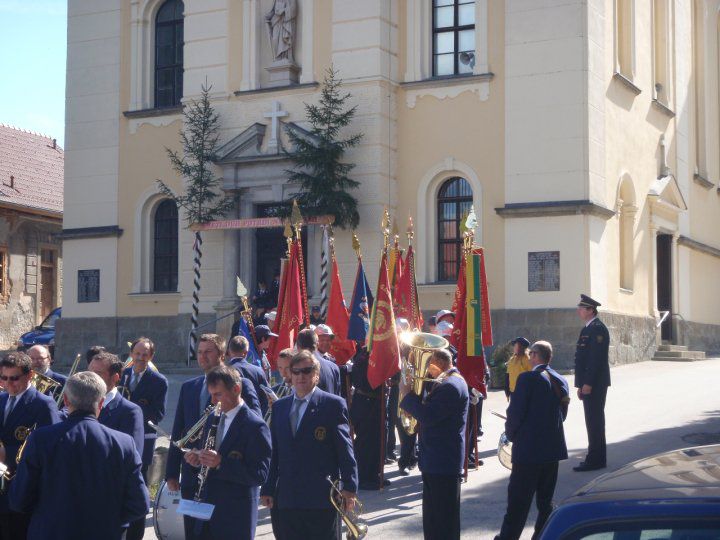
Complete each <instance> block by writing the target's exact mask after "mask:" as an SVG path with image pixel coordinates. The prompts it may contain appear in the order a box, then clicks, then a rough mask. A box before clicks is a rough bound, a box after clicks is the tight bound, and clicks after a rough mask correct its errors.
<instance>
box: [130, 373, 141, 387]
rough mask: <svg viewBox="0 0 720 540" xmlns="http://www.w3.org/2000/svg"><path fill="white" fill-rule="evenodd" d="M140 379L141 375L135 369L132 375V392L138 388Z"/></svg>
mask: <svg viewBox="0 0 720 540" xmlns="http://www.w3.org/2000/svg"><path fill="white" fill-rule="evenodd" d="M138 379H140V377H139V375H138V374H137V373H135V372H134V371H133V372H132V375H131V377H130V391H131V392H134V391H135V389H136V388H137V385H138Z"/></svg>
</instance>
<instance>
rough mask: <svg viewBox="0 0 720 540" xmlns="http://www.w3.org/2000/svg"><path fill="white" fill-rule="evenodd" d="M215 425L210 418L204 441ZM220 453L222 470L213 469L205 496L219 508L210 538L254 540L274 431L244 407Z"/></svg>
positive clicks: (215, 511) (217, 539) (211, 527)
mask: <svg viewBox="0 0 720 540" xmlns="http://www.w3.org/2000/svg"><path fill="white" fill-rule="evenodd" d="M211 422H212V418H208V421H207V423H206V424H205V429H204V431H203V437H202V439H201V440H203V441H204V440H205V439H206V437H207V432H208V429H209V427H210V423H211ZM218 437H220V434H219V433H218ZM216 450H217V451H218V453H219V454H220V455H221V456H222V461H221V462H220V467H219V468H217V469H210V470H209V472H208V476H207V481H206V484H205V486H206V488H207V489H206V492H205V497H204V501H205V502H208V503H210V504H214V505H215V510H214V511H213V515H212V519H211V520H210V524H209V525H210V536H211V537H212V538H213V540H246V539H247V540H251V539H252V538H254V537H255V527H256V524H257V510H258V509H257V500H258V492H259V490H260V486H261V485H262V484H264V483H265V480H267V476H268V470H269V469H270V456H271V454H272V450H271V447H270V428H269V427H268V426H267V424H266V423H265V422H263V420H262V419H261V418H259V417H258V416H257V415H256V414H254V413H253V412H252V411H251V410H250V409H249V408H248V407H247V405H245V404H243V406H242V407H240V410H239V411H238V412H237V414H236V415H235V418H234V419H233V421H232V423H231V424H230V426H229V427H228V430H227V433H226V434H225V437H224V438H223V440H222V442H221V443H220V445H219V446H216ZM197 470H198V469H195V472H196V473H197Z"/></svg>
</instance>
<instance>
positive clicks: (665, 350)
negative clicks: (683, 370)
mask: <svg viewBox="0 0 720 540" xmlns="http://www.w3.org/2000/svg"><path fill="white" fill-rule="evenodd" d="M652 359H653V360H658V361H663V362H694V361H695V360H705V352H704V351H689V350H688V348H687V346H685V345H668V344H663V345H660V346H658V348H657V351H655V356H653V358H652Z"/></svg>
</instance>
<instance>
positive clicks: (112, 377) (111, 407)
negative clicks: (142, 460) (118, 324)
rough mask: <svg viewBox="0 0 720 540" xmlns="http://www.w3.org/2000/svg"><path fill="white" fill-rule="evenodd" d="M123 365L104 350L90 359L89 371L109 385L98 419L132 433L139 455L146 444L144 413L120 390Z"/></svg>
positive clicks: (110, 426)
mask: <svg viewBox="0 0 720 540" xmlns="http://www.w3.org/2000/svg"><path fill="white" fill-rule="evenodd" d="M122 367H123V363H122V360H120V359H119V358H118V357H117V356H116V355H114V354H111V353H109V352H102V353H100V354H98V355H96V356H94V357H93V359H92V360H91V361H90V365H89V366H88V371H92V372H93V373H95V374H96V375H98V376H99V377H100V378H101V379H102V380H103V382H104V383H105V386H106V387H107V394H105V398H104V399H103V404H102V409H101V410H100V416H98V421H99V422H100V423H101V424H102V425H103V426H106V427H109V428H110V429H114V430H115V431H119V432H120V433H125V434H127V435H130V436H131V437H132V439H133V441H134V442H135V449H136V450H137V451H138V455H141V454H142V451H143V446H144V444H145V443H144V438H145V437H144V435H145V428H144V426H143V414H142V410H141V409H140V407H138V406H137V405H135V404H134V403H133V402H132V401H128V400H127V399H125V398H124V397H122V395H121V394H120V392H118V389H117V383H118V381H119V380H120V374H121V373H122Z"/></svg>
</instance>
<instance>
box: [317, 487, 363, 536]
mask: <svg viewBox="0 0 720 540" xmlns="http://www.w3.org/2000/svg"><path fill="white" fill-rule="evenodd" d="M327 481H328V482H330V502H331V503H332V505H333V507H334V508H335V510H336V511H337V513H338V514H339V515H340V518H341V519H342V520H343V523H345V527H347V539H348V540H361V539H362V538H365V536H367V533H368V525H367V523H365V520H364V519H362V518H361V517H360V514H362V503H361V502H360V501H359V500H357V499H356V500H355V504H356V505H358V506H359V509H358V510H353V511H351V512H347V511H346V510H345V509H344V508H343V496H342V491H340V487H339V483H340V481H339V480H335V481H333V479H332V478H330V477H329V476H328V477H327Z"/></svg>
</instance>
